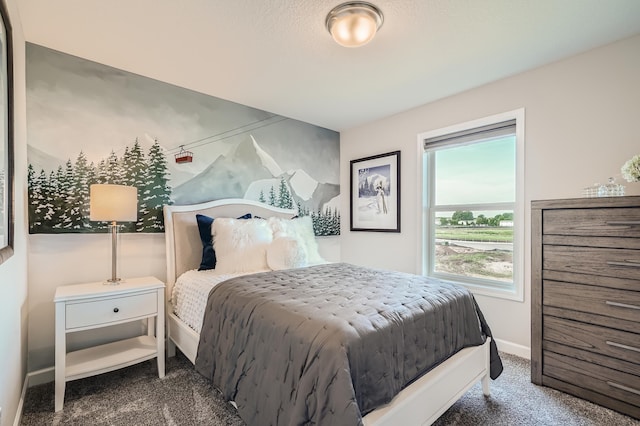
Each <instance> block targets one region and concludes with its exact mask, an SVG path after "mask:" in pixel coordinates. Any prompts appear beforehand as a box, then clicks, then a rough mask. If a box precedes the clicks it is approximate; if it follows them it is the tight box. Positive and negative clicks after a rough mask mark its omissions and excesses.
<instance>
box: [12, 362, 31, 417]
mask: <svg viewBox="0 0 640 426" xmlns="http://www.w3.org/2000/svg"><path fill="white" fill-rule="evenodd" d="M28 387H29V374H27V375H26V376H24V383H23V384H22V393H21V394H20V400H19V401H18V409H17V410H16V417H15V419H14V420H13V426H20V422H21V421H22V407H24V399H25V398H26V396H27V388H28Z"/></svg>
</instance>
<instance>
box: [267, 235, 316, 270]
mask: <svg viewBox="0 0 640 426" xmlns="http://www.w3.org/2000/svg"><path fill="white" fill-rule="evenodd" d="M267 265H269V268H271V269H273V270H274V271H278V270H280V269H291V268H300V267H302V266H306V265H307V251H306V250H305V248H304V245H303V243H302V241H301V240H299V239H297V238H292V237H277V238H274V239H273V242H272V243H271V244H269V247H268V248H267Z"/></svg>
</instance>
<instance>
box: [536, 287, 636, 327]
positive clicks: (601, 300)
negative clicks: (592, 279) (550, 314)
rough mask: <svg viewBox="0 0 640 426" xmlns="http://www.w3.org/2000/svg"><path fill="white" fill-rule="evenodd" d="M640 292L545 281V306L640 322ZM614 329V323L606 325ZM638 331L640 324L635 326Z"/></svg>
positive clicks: (543, 295) (543, 299) (543, 296)
mask: <svg viewBox="0 0 640 426" xmlns="http://www.w3.org/2000/svg"><path fill="white" fill-rule="evenodd" d="M638 290H639V291H628V290H617V289H612V288H607V287H597V286H591V285H582V284H573V283H566V282H558V281H549V280H544V281H543V291H542V303H543V304H544V305H545V306H555V307H557V308H563V309H570V310H574V311H581V312H587V313H591V314H597V315H604V316H607V317H612V318H618V319H623V320H627V321H634V322H636V323H640V283H639V285H638ZM605 325H609V326H611V327H613V326H614V325H613V323H611V324H606V323H605ZM634 325H635V328H634V329H633V330H628V331H634V332H640V325H639V324H634Z"/></svg>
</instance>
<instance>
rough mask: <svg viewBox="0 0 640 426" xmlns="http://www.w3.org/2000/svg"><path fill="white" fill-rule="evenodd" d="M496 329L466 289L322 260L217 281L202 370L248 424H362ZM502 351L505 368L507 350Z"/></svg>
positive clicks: (202, 351) (201, 358)
mask: <svg viewBox="0 0 640 426" xmlns="http://www.w3.org/2000/svg"><path fill="white" fill-rule="evenodd" d="M489 334H490V330H489V328H488V326H487V325H486V322H485V321H484V318H483V317H482V315H481V314H479V309H478V308H477V304H476V303H475V300H474V298H473V296H472V295H471V293H470V292H469V291H468V290H466V289H465V288H463V287H460V286H455V285H452V284H447V283H444V282H441V281H438V280H433V279H428V278H426V277H422V276H418V275H413V274H405V273H400V272H392V271H383V270H374V269H369V268H363V267H359V266H354V265H349V264H344V263H341V264H329V265H318V266H313V267H307V268H300V269H291V270H285V271H277V272H267V273H260V274H253V275H247V276H242V277H237V278H233V279H230V280H228V281H225V282H223V283H221V284H219V285H217V286H216V287H214V288H213V290H212V291H211V293H210V295H209V300H208V303H207V308H206V310H205V318H204V323H203V327H202V331H201V334H200V344H199V347H198V354H197V358H196V369H197V370H198V371H199V372H200V373H201V374H202V375H204V376H205V377H207V378H209V379H211V380H212V381H213V384H214V385H215V386H216V387H218V388H219V389H220V390H221V391H222V393H223V394H224V396H225V397H226V398H227V399H229V400H233V401H235V402H236V404H237V405H238V412H239V414H240V416H241V417H242V418H243V419H244V420H245V422H247V424H248V425H267V424H268V425H301V424H331V425H357V424H361V423H362V416H363V415H365V414H366V413H368V412H369V411H371V410H373V409H375V408H376V407H378V406H380V405H382V404H385V403H387V402H389V401H390V400H391V399H392V398H393V397H394V396H395V395H396V394H397V393H398V392H400V390H402V389H403V388H404V387H406V386H407V385H408V384H410V383H411V382H413V381H414V380H415V379H416V378H417V377H419V376H421V375H422V374H424V373H425V372H427V371H429V370H430V369H431V368H433V367H434V366H436V365H438V364H440V363H441V362H443V361H444V360H446V359H447V358H448V357H449V356H451V355H452V354H454V353H456V352H457V351H459V350H460V349H463V348H465V347H468V346H476V345H480V344H482V343H484V342H485V340H486V336H487V335H489ZM492 356H493V357H495V359H494V363H495V364H494V365H496V366H498V364H499V363H500V360H499V357H498V354H497V351H495V352H493V351H492ZM492 370H493V368H492ZM495 373H496V374H498V367H496V370H495ZM492 376H493V377H496V376H495V375H492Z"/></svg>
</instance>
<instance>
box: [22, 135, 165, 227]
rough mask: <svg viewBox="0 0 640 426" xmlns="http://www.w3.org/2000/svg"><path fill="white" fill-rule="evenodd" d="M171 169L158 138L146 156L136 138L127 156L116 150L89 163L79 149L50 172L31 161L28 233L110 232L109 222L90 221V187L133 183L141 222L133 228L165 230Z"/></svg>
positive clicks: (126, 151) (125, 152)
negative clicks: (36, 166) (35, 165)
mask: <svg viewBox="0 0 640 426" xmlns="http://www.w3.org/2000/svg"><path fill="white" fill-rule="evenodd" d="M168 174H169V172H168V168H167V160H166V158H165V155H164V152H163V150H162V147H161V146H160V144H159V143H158V141H155V143H154V144H153V146H152V147H151V148H150V150H149V154H148V159H145V156H144V153H143V152H142V148H141V146H140V144H139V142H138V140H137V139H136V140H135V142H134V144H133V146H132V147H126V148H125V150H124V153H123V155H122V157H120V158H118V156H117V155H116V153H115V152H113V151H111V153H110V154H109V156H108V157H107V158H103V159H101V160H100V161H98V163H97V164H95V163H93V162H92V163H88V162H87V158H86V155H85V154H84V153H83V152H82V151H80V153H79V154H78V157H77V158H76V161H75V163H73V162H71V160H70V159H69V160H67V162H66V163H65V165H64V167H63V166H59V167H58V168H57V170H56V171H53V170H52V171H51V172H50V173H49V175H47V173H46V172H45V170H44V169H42V170H40V173H39V174H38V173H36V171H35V169H34V168H33V166H32V165H31V164H29V167H28V171H27V184H28V187H29V199H28V203H29V208H28V212H29V232H30V233H36V234H37V233H50V232H54V233H65V232H106V231H107V226H106V225H107V224H106V223H104V222H91V221H89V187H90V186H91V185H92V184H94V183H111V184H119V185H131V186H135V187H136V188H137V189H138V200H139V202H138V218H139V220H138V222H137V223H132V224H130V226H128V227H126V228H125V229H123V230H124V231H129V232H135V231H137V232H163V231H164V225H163V216H162V206H163V205H165V204H170V203H171V199H170V196H171V188H170V186H169V185H168Z"/></svg>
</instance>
